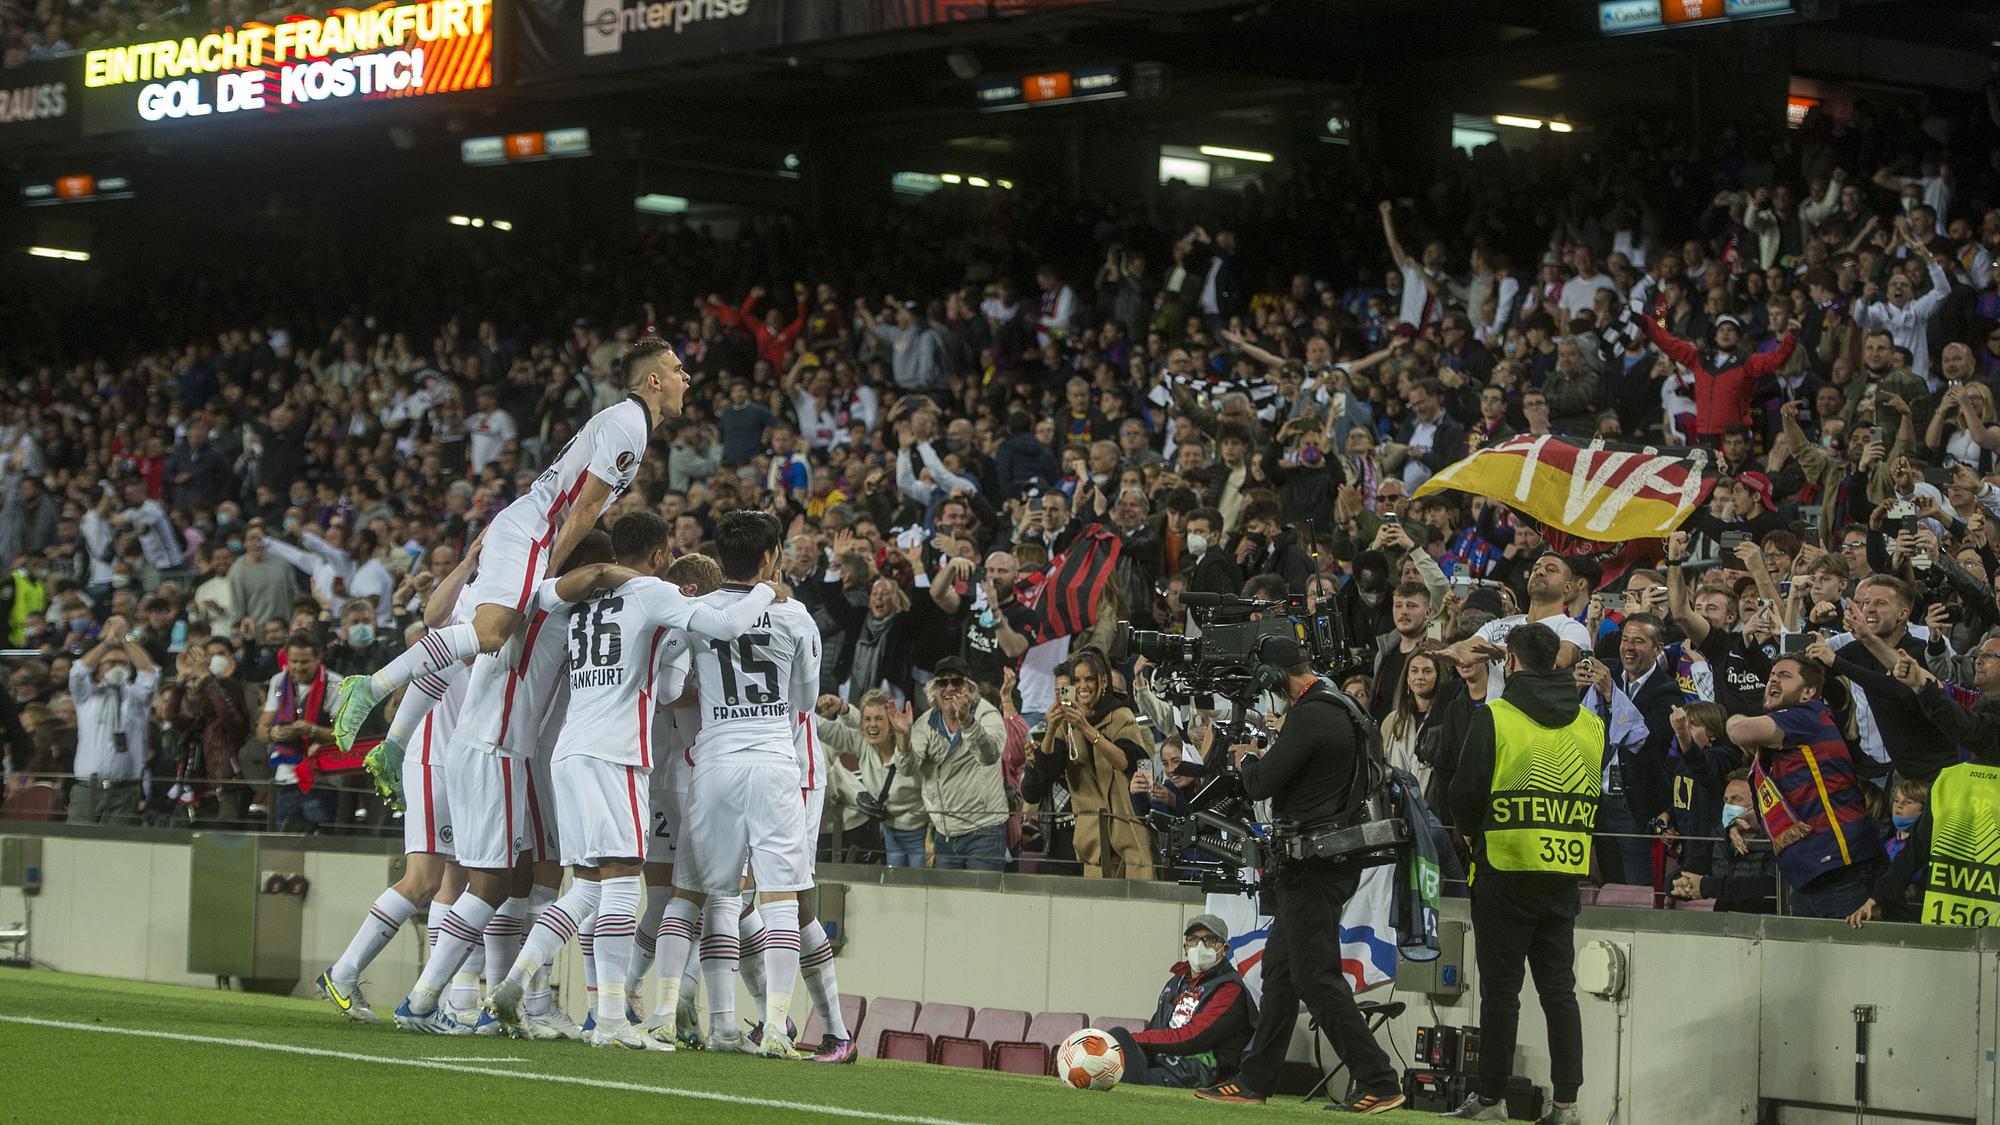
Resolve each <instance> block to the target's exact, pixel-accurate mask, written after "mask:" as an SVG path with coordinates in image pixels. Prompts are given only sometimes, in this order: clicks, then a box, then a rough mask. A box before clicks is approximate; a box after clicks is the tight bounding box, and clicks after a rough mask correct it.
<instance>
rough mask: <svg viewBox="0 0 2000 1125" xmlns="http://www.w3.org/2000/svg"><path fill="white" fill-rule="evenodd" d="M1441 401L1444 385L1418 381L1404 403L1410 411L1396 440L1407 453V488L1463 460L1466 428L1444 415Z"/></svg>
mask: <svg viewBox="0 0 2000 1125" xmlns="http://www.w3.org/2000/svg"><path fill="white" fill-rule="evenodd" d="M1444 400H1445V391H1444V384H1443V383H1440V382H1438V381H1437V380H1436V379H1420V380H1418V381H1417V382H1416V383H1415V384H1413V385H1412V386H1411V387H1410V389H1409V391H1408V393H1407V394H1406V396H1405V398H1404V400H1403V401H1404V404H1405V405H1406V406H1408V407H1409V410H1408V411H1407V412H1405V413H1404V415H1403V424H1402V426H1401V427H1400V428H1398V429H1397V430H1396V440H1397V441H1398V442H1400V443H1401V444H1403V445H1406V446H1408V447H1409V450H1410V456H1409V460H1407V461H1405V462H1404V463H1403V483H1404V484H1405V485H1407V486H1409V487H1410V488H1415V487H1417V486H1418V485H1420V484H1422V483H1424V482H1425V481H1427V480H1429V479H1431V474H1432V473H1435V472H1437V471H1438V470H1440V469H1442V468H1444V467H1445V466H1446V465H1449V464H1451V463H1452V462H1454V461H1458V460H1460V459H1462V458H1464V456H1465V426H1464V425H1462V424H1461V423H1460V422H1459V421H1458V419H1456V418H1453V417H1452V416H1451V415H1450V414H1448V413H1446V412H1445V408H1444Z"/></svg>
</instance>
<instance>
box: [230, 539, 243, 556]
mask: <svg viewBox="0 0 2000 1125" xmlns="http://www.w3.org/2000/svg"><path fill="white" fill-rule="evenodd" d="M229 553H230V554H233V555H240V554H242V553H243V540H241V539H231V540H230V541H229Z"/></svg>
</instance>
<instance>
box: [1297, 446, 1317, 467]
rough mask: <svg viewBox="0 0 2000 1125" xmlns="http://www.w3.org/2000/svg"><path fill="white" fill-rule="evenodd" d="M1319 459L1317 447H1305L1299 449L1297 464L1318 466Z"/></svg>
mask: <svg viewBox="0 0 2000 1125" xmlns="http://www.w3.org/2000/svg"><path fill="white" fill-rule="evenodd" d="M1319 458H1320V453H1319V446H1317V445H1305V446H1300V447H1299V464H1301V465H1317V464H1319Z"/></svg>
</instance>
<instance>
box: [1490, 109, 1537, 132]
mask: <svg viewBox="0 0 2000 1125" xmlns="http://www.w3.org/2000/svg"><path fill="white" fill-rule="evenodd" d="M1493 123H1494V124H1495V125H1511V126H1513V127H1514V128H1516V129H1539V128H1541V127H1542V119H1541V118H1539V117H1516V116H1514V115H1513V114H1511V113H1496V114H1494V115H1493Z"/></svg>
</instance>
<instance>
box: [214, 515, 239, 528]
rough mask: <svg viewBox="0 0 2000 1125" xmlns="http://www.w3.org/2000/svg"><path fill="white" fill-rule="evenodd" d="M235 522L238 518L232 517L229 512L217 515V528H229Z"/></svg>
mask: <svg viewBox="0 0 2000 1125" xmlns="http://www.w3.org/2000/svg"><path fill="white" fill-rule="evenodd" d="M235 522H236V517H235V516H232V515H230V514H229V513H228V512H217V513H215V526H217V527H228V526H229V525H230V524H232V523H235Z"/></svg>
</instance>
